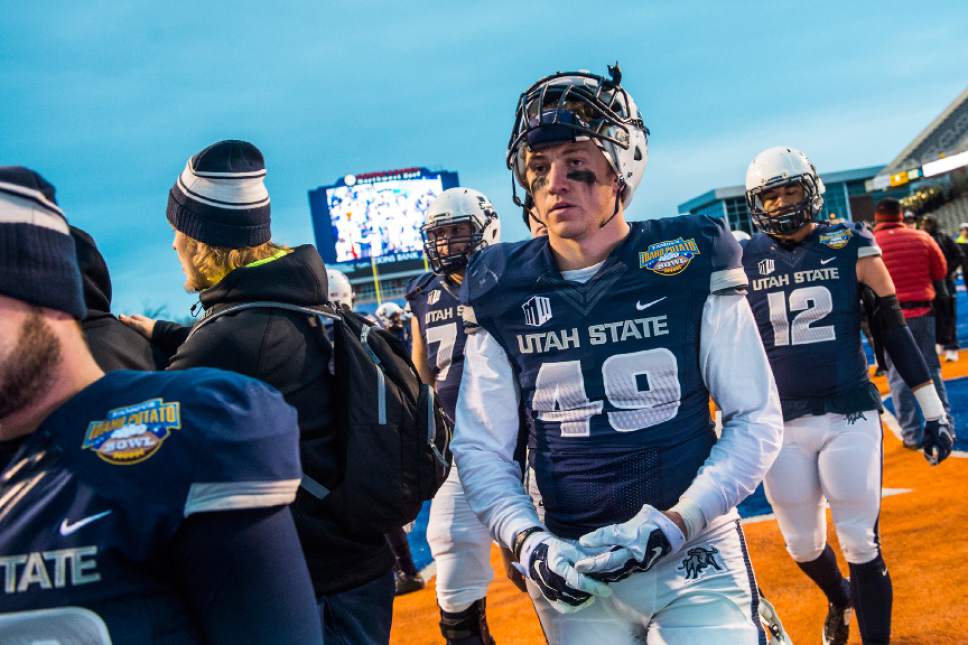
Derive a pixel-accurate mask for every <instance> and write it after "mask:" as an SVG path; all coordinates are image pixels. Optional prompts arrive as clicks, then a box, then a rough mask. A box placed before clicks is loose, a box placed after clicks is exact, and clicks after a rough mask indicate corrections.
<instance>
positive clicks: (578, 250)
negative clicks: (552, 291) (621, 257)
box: [548, 213, 631, 271]
mask: <svg viewBox="0 0 968 645" xmlns="http://www.w3.org/2000/svg"><path fill="white" fill-rule="evenodd" d="M630 230H631V228H630V227H629V225H628V223H627V222H626V221H625V218H624V217H622V213H619V214H618V215H616V216H615V217H614V218H613V219H612V221H610V222H609V223H608V224H606V225H605V226H604V227H602V228H598V227H597V226H596V227H595V229H594V230H592V231H589V233H588V234H587V235H585V236H583V237H581V238H563V237H556V236H552V235H550V234H549V235H548V245H549V246H550V247H551V252H552V253H553V254H554V256H555V262H556V263H557V265H558V270H559V271H574V270H575V269H584V268H585V267H590V266H592V265H593V264H598V263H599V262H602V261H603V260H605V258H607V257H608V255H609V253H611V252H612V249H614V248H615V247H616V246H618V245H619V244H620V243H621V242H622V240H624V239H625V238H626V236H628V234H629V231H630Z"/></svg>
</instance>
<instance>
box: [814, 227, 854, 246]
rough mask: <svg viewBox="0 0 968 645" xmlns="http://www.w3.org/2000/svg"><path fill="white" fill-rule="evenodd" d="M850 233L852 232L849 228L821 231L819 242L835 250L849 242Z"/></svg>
mask: <svg viewBox="0 0 968 645" xmlns="http://www.w3.org/2000/svg"><path fill="white" fill-rule="evenodd" d="M851 235H853V233H852V232H851V230H850V229H849V228H845V229H842V230H839V231H831V232H830V233H823V234H822V235H821V236H820V243H821V244H823V245H825V246H828V247H830V248H832V249H834V250H835V251H836V250H839V249H842V248H844V247H845V246H847V243H848V242H850V237H851Z"/></svg>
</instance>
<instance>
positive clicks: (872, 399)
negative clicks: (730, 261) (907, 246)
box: [743, 147, 952, 644]
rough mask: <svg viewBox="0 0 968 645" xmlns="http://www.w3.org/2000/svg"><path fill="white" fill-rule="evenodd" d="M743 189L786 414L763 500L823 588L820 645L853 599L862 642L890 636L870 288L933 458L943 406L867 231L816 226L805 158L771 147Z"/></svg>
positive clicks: (881, 344)
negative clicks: (867, 338) (864, 322)
mask: <svg viewBox="0 0 968 645" xmlns="http://www.w3.org/2000/svg"><path fill="white" fill-rule="evenodd" d="M746 189H747V192H746V195H747V202H748V204H749V207H750V212H751V213H752V216H753V220H754V222H755V224H756V226H757V228H759V229H760V231H762V232H761V233H759V234H757V235H756V236H754V237H753V238H752V239H751V240H749V241H748V242H746V243H745V245H744V252H743V265H744V267H745V268H746V272H747V274H748V276H749V280H750V290H749V300H750V304H751V306H752V309H753V313H754V315H755V316H756V321H757V323H758V325H759V329H760V334H761V336H762V338H763V344H764V346H765V347H766V351H767V354H768V356H769V358H770V363H771V364H772V367H773V374H774V376H775V378H776V384H777V389H778V390H779V392H780V399H781V402H782V405H783V417H784V421H785V427H784V435H783V448H782V450H781V451H780V455H779V456H778V457H777V459H776V462H775V463H774V464H773V467H772V468H771V469H770V472H769V474H767V476H766V482H765V483H766V494H767V497H768V498H769V500H770V503H771V504H772V505H773V509H774V511H775V512H776V516H777V520H778V522H779V525H780V530H781V531H782V532H783V536H784V539H785V540H786V546H787V550H788V551H789V553H790V555H791V556H792V557H793V559H794V560H795V561H796V562H797V564H798V565H799V566H800V568H801V569H802V570H803V571H804V573H806V574H807V575H808V576H809V577H810V578H811V579H812V580H813V581H814V582H815V583H816V584H817V586H819V587H820V589H821V590H823V592H824V593H825V594H826V596H827V600H828V603H829V607H828V615H827V620H826V621H825V623H824V627H823V640H824V643H827V644H830V643H838V644H842V643H846V642H847V636H848V629H849V627H848V626H849V620H850V613H851V609H850V608H851V606H853V608H854V609H855V610H856V612H857V618H858V623H859V624H860V632H861V638H862V639H863V641H864V643H886V642H888V639H889V637H890V621H891V580H890V577H889V576H888V574H887V568H886V566H885V565H884V561H883V559H882V558H881V553H880V545H879V543H878V536H877V519H878V513H879V510H880V499H881V490H880V484H881V476H880V469H881V426H880V418H879V415H878V411H879V409H880V397H879V396H878V394H877V390H876V388H875V387H874V386H873V385H872V384H871V383H870V381H869V379H868V376H867V360H866V358H865V356H864V352H863V351H862V350H861V346H860V334H859V332H860V317H861V305H860V300H861V295H862V290H864V289H867V290H869V291H868V292H867V293H866V294H865V295H866V300H867V301H868V302H869V303H870V304H871V307H870V309H871V312H870V317H871V320H870V323H871V330H872V334H873V336H874V343H875V347H876V349H877V351H878V353H879V354H880V353H882V352H883V351H884V350H886V351H887V352H888V354H890V356H891V359H892V360H893V361H894V364H895V365H897V366H898V371H899V372H900V373H901V374H902V375H903V376H904V378H905V381H906V382H907V383H908V384H909V385H910V387H911V389H912V390H914V392H915V396H916V397H917V398H918V401H919V403H920V404H921V409H922V411H923V412H924V416H925V418H926V419H927V420H928V422H927V425H926V429H925V433H926V437H927V438H928V439H927V440H926V445H925V455H926V456H927V457H929V460H931V461H932V462H933V463H938V462H939V461H941V460H943V459H944V458H945V457H946V456H947V455H948V453H949V452H950V451H951V444H952V438H951V434H950V431H949V430H948V424H947V420H946V417H945V413H944V408H943V407H942V403H941V400H940V399H939V397H938V394H937V392H936V391H935V389H934V384H933V383H932V381H931V377H930V374H929V372H928V370H927V366H926V365H925V363H924V359H923V358H922V357H921V354H920V352H919V350H918V348H917V345H916V344H915V342H914V339H913V338H912V336H911V334H910V331H909V330H908V329H907V326H906V325H905V323H904V318H903V316H902V315H901V311H900V309H899V307H898V304H897V298H896V297H895V296H894V285H893V283H892V282H891V278H890V275H889V274H888V272H887V268H886V267H885V266H884V263H883V261H882V260H881V258H880V249H879V248H878V247H877V244H876V243H875V242H874V239H873V237H872V236H871V234H870V233H869V232H868V231H867V230H866V229H865V228H864V227H863V225H861V224H855V225H845V224H836V225H829V224H826V223H815V222H813V218H814V217H815V216H816V215H817V213H819V212H820V209H821V208H822V206H823V192H824V186H823V182H822V181H821V179H820V178H819V177H818V176H817V173H816V171H815V170H814V167H813V164H811V163H810V161H809V159H807V157H806V155H804V154H803V153H802V152H800V151H799V150H795V149H793V148H783V147H778V148H769V149H767V150H764V151H763V152H761V153H760V154H759V155H757V156H756V158H755V159H753V162H752V163H751V164H750V166H749V170H748V171H747V175H746ZM824 498H826V499H827V501H828V502H829V503H830V508H831V512H832V514H833V519H834V523H835V525H836V528H837V535H838V538H839V540H840V544H841V547H842V549H843V551H844V557H845V559H846V560H847V562H848V564H849V566H850V572H851V576H850V583H849V585H848V583H847V582H846V581H845V580H844V579H843V577H842V576H841V574H840V571H839V569H838V568H837V563H836V558H835V556H834V554H833V551H832V550H831V548H830V546H829V545H827V544H826V536H827V529H826V525H825V510H824V504H823V501H824Z"/></svg>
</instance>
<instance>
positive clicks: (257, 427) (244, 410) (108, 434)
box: [78, 368, 301, 517]
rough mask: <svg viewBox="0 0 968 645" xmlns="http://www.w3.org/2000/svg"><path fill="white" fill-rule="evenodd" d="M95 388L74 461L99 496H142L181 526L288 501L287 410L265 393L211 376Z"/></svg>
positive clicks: (244, 380) (291, 447)
mask: <svg viewBox="0 0 968 645" xmlns="http://www.w3.org/2000/svg"><path fill="white" fill-rule="evenodd" d="M103 381H104V383H100V382H99V383H98V385H99V388H98V391H97V392H96V395H97V396H98V397H99V399H100V400H101V402H100V403H99V404H98V405H97V406H89V408H88V409H94V408H96V410H97V411H96V412H95V414H98V415H99V416H96V417H95V418H93V419H91V418H89V417H88V418H86V419H85V421H86V422H87V423H86V429H85V434H84V440H83V443H82V445H81V446H80V448H81V451H80V454H79V455H78V459H79V463H80V464H81V466H82V467H84V468H85V470H86V471H89V473H90V475H91V477H92V478H93V479H96V480H97V482H98V487H99V488H110V489H111V490H112V491H114V493H113V494H116V495H119V496H120V498H121V501H122V502H123V501H124V500H125V499H128V500H137V499H138V497H139V496H141V497H144V496H148V497H150V501H152V502H153V503H154V505H155V506H158V507H166V508H171V507H173V506H177V507H178V510H179V511H181V513H182V514H183V516H184V517H187V516H189V515H191V514H192V513H200V512H209V511H222V510H235V509H243V508H260V507H268V506H279V505H285V504H289V503H290V502H292V500H293V499H295V495H296V490H297V488H298V486H299V479H300V476H301V475H300V467H299V428H298V426H297V424H296V411H295V410H294V409H293V408H292V407H291V406H289V405H288V404H287V403H286V402H285V401H284V400H283V398H282V395H281V394H279V392H277V391H276V390H275V389H273V388H272V387H270V386H269V385H266V384H265V383H263V382H261V381H258V380H256V379H253V378H249V377H247V376H242V375H241V374H236V373H233V372H226V371H222V370H216V369H210V368H192V369H188V370H183V371H172V372H112V373H110V374H108V375H107V376H106V377H105V378H104V379H103ZM94 455H96V456H97V457H98V458H99V459H92V457H94ZM104 462H106V463H107V464H108V465H109V466H108V467H105V466H104ZM114 466H121V468H116V467H114ZM142 501H144V500H142ZM172 510H174V509H172Z"/></svg>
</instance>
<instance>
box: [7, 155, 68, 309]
mask: <svg viewBox="0 0 968 645" xmlns="http://www.w3.org/2000/svg"><path fill="white" fill-rule="evenodd" d="M0 294H2V295H4V296H8V297H10V298H14V299H16V300H22V301H24V302H27V303H30V304H32V305H36V306H38V307H49V308H51V309H58V310H60V311H64V312H67V313H68V314H70V315H71V316H73V317H74V318H77V319H78V320H83V319H84V317H85V316H87V308H86V307H85V306H84V291H83V289H82V287H81V272H80V270H78V268H77V258H76V257H75V255H74V240H73V239H72V238H71V235H70V230H69V228H68V225H67V218H66V217H64V212H63V211H61V209H60V208H59V207H58V206H57V200H56V199H55V198H54V187H53V186H51V185H50V184H49V183H48V182H47V180H45V179H44V178H43V177H41V176H40V175H39V174H37V173H36V172H34V171H33V170H30V169H28V168H24V167H22V166H0Z"/></svg>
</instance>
